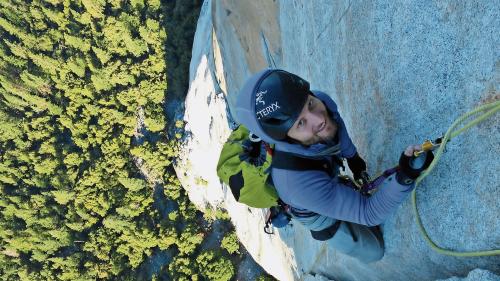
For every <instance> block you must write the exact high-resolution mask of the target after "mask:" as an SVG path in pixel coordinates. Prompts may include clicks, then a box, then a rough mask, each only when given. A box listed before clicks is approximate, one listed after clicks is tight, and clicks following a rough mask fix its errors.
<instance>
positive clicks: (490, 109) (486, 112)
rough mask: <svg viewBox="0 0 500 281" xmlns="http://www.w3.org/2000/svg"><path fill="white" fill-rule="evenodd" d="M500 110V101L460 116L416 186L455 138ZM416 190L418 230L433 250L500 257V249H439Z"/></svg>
mask: <svg viewBox="0 0 500 281" xmlns="http://www.w3.org/2000/svg"><path fill="white" fill-rule="evenodd" d="M499 110H500V100H497V101H494V102H491V103H488V104H485V105H482V106H480V107H477V108H476V109H474V110H472V111H470V112H467V113H465V114H464V115H462V116H460V117H459V118H458V119H457V120H455V122H454V123H453V124H452V125H451V126H450V128H449V129H448V131H447V132H446V134H445V135H444V137H443V138H442V140H441V142H440V144H439V148H438V149H437V152H436V155H435V157H434V161H432V163H431V164H430V166H429V168H427V169H426V170H425V171H424V172H423V173H422V174H421V175H420V176H419V177H418V178H417V180H416V185H417V186H418V185H419V183H420V182H421V181H422V180H423V179H424V178H425V177H427V175H429V173H430V172H431V171H432V170H433V169H434V167H435V166H436V164H437V162H438V161H439V158H441V155H442V154H443V151H444V149H445V146H446V144H447V143H448V142H449V141H450V140H451V139H452V138H454V137H456V136H458V135H459V134H461V133H463V132H465V131H466V130H468V129H470V128H471V127H472V126H475V125H477V124H479V123H480V122H482V121H484V120H485V119H487V118H488V117H491V116H492V115H493V114H494V113H496V112H498V111H499ZM481 112H483V113H482V114H480V115H479V116H477V117H475V118H474V119H473V120H471V121H469V122H468V123H466V124H465V125H464V126H463V127H462V128H460V129H458V130H455V128H456V127H457V126H459V125H460V124H462V123H464V121H465V120H467V119H469V118H471V117H472V116H474V115H477V114H479V113H481ZM416 190H417V189H416V188H415V189H414V190H413V192H412V194H411V200H412V205H413V210H414V212H415V218H416V221H417V225H418V228H419V230H420V232H421V233H422V236H423V237H424V238H425V240H426V241H427V242H428V243H429V244H430V246H431V248H432V249H433V250H434V251H436V252H438V253H440V254H443V255H448V256H455V257H481V256H496V255H500V249H495V250H487V251H470V252H459V251H452V250H448V249H444V248H441V247H439V246H438V245H437V244H436V243H434V241H432V239H431V238H430V237H429V235H428V234H427V232H426V230H425V228H424V226H423V224H422V221H421V219H420V215H419V213H418V208H417V193H416Z"/></svg>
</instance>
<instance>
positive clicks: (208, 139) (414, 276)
mask: <svg viewBox="0 0 500 281" xmlns="http://www.w3.org/2000/svg"><path fill="white" fill-rule="evenodd" d="M499 14H500V1H434V2H430V1H424V2H422V1H363V2H361V1H326V0H325V1H320V0H317V1H316V0H315V1H306V0H303V1H288V0H286V1H285V0H283V1H267V0H259V1H236V0H231V1H230V0H221V1H205V3H204V6H203V9H202V12H201V14H200V19H199V22H198V28H197V32H196V36H195V41H194V45H193V57H192V61H191V68H190V79H191V80H190V81H191V83H190V89H189V93H188V97H187V98H186V103H185V107H186V111H185V115H184V119H185V121H186V122H187V126H186V131H187V134H186V137H185V143H184V145H183V151H182V153H181V155H180V158H179V161H178V163H177V166H176V172H177V174H178V176H179V178H180V179H181V182H182V184H183V186H184V187H185V188H186V189H187V190H188V191H189V195H190V198H191V199H192V201H193V202H194V203H195V204H196V205H197V206H199V207H200V208H201V209H205V208H225V209H227V210H228V212H229V214H230V215H231V218H232V221H233V223H234V224H235V227H236V230H237V233H238V236H239V237H240V240H241V241H242V243H243V244H244V245H245V247H246V248H247V250H248V251H249V252H250V253H251V255H252V256H253V257H254V259H255V260H256V261H257V262H258V263H259V264H260V265H261V266H262V267H263V268H264V269H265V270H266V271H267V272H269V273H270V274H272V275H273V276H275V277H276V278H278V279H279V280H300V279H302V280H436V279H445V280H446V279H447V278H450V279H449V280H468V281H472V280H498V279H499V277H498V274H500V257H498V256H497V257H482V258H455V257H449V256H444V255H440V254H438V253H436V252H434V251H432V249H431V248H430V247H429V246H428V244H427V243H426V242H425V240H424V239H423V238H422V236H421V234H420V233H419V231H418V229H417V226H416V224H415V214H414V213H413V210H412V206H411V202H410V200H409V199H408V200H407V201H405V202H404V203H403V204H402V205H401V207H400V208H399V209H398V210H397V212H396V213H395V214H394V215H393V216H392V217H390V218H389V219H388V220H387V221H386V222H385V224H384V225H383V229H384V239H385V245H386V253H385V256H384V258H383V259H382V260H381V261H379V262H375V263H372V264H368V265H366V264H361V263H359V262H358V261H357V260H354V259H352V258H350V257H347V256H344V255H342V254H340V253H337V252H336V251H335V250H334V249H329V248H328V247H326V244H325V243H320V242H317V241H314V240H313V239H312V238H311V237H310V234H309V232H308V231H307V230H305V229H304V228H303V227H302V226H300V225H299V224H298V223H292V224H291V225H289V226H287V227H286V228H284V229H280V230H279V231H277V233H276V234H275V235H267V234H265V233H264V232H263V231H262V228H263V226H264V216H265V213H264V211H263V210H260V209H253V208H248V207H246V206H244V205H241V204H239V203H237V202H235V200H234V198H233V197H232V195H231V193H230V191H229V190H228V189H227V187H226V186H224V185H221V183H220V181H219V179H218V178H217V175H216V164H217V161H218V156H219V153H220V150H221V148H222V144H223V143H224V142H225V140H226V138H227V136H228V135H229V133H230V130H231V128H233V127H234V125H235V124H234V122H233V119H232V118H231V114H230V110H231V107H232V105H233V104H234V101H235V98H236V96H237V94H238V90H239V88H240V87H241V86H242V85H243V83H244V81H245V79H246V78H247V77H248V76H249V75H250V74H251V73H253V72H255V71H257V70H259V69H261V68H264V67H278V68H283V69H286V70H288V71H290V72H294V73H297V74H298V75H300V76H302V77H304V78H305V79H307V80H308V81H309V82H310V83H311V86H312V88H313V89H319V90H323V91H325V92H326V93H328V94H329V95H331V97H332V98H333V99H334V100H335V101H336V102H337V104H338V106H339V111H340V113H341V115H342V116H343V118H344V120H345V123H346V125H347V127H348V131H349V133H350V135H351V138H352V139H353V141H354V143H355V144H356V146H357V148H358V151H359V152H360V154H361V155H362V156H363V157H364V158H365V159H366V160H367V163H368V169H369V172H370V173H371V174H372V175H375V174H377V173H378V172H381V171H383V170H384V169H386V168H389V167H391V166H393V165H394V164H395V163H396V161H397V159H398V156H399V154H400V153H401V151H402V150H403V149H404V148H405V147H406V146H407V145H409V144H413V143H420V142H422V141H423V140H424V139H427V138H431V139H432V138H436V137H438V136H440V135H441V134H443V133H444V132H445V131H446V130H447V129H448V127H449V126H450V125H451V123H452V122H453V121H454V120H455V119H456V118H458V117H459V116H460V115H461V114H463V113H465V112H467V111H470V110H472V109H474V108H475V107H477V106H480V105H482V104H485V103H487V102H489V101H494V100H498V99H500V95H499V86H500V48H499V47H498V46H500V37H499V36H498V35H499V34H500V15H499ZM499 121H500V115H499V114H496V115H495V116H493V117H492V118H490V119H488V120H487V121H485V122H483V123H481V124H479V125H478V126H475V127H473V128H471V129H470V130H469V131H467V132H465V133H464V134H462V135H460V136H458V137H456V138H455V139H453V140H452V141H451V142H450V143H449V145H448V146H447V152H446V153H445V154H444V155H443V157H442V158H441V160H440V162H439V163H438V165H437V166H436V168H435V169H434V171H433V172H432V174H430V176H429V177H427V178H426V179H425V180H424V181H423V182H422V184H421V185H420V186H419V187H418V189H417V204H418V208H419V210H420V215H421V219H422V221H423V223H424V226H425V228H426V229H427V231H428V233H429V235H430V236H431V237H432V238H433V239H434V241H435V242H436V243H437V244H438V245H440V246H442V247H445V248H448V249H452V250H458V251H476V250H488V249H495V248H499V246H500V221H499V220H498V214H500V204H499V202H498V198H499V197H498V195H497V194H498V192H499V191H500V175H499V173H498V171H500V160H499V159H498V155H499V153H500V143H499V142H498V139H499V136H500V122H499ZM453 276H457V277H453ZM465 276H466V277H465ZM453 278H457V279H453ZM460 278H465V279H460Z"/></svg>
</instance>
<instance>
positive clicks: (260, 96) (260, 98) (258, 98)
mask: <svg viewBox="0 0 500 281" xmlns="http://www.w3.org/2000/svg"><path fill="white" fill-rule="evenodd" d="M265 94H267V90H265V91H260V92H258V93H257V95H256V97H255V105H257V103H259V102H260V103H262V104H263V105H266V102H265V101H264V100H263V98H264V95H265Z"/></svg>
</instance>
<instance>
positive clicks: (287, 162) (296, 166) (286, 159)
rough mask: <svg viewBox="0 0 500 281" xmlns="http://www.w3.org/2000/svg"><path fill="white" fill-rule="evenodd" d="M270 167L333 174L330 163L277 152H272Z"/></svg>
mask: <svg viewBox="0 0 500 281" xmlns="http://www.w3.org/2000/svg"><path fill="white" fill-rule="evenodd" d="M271 166H272V167H274V168H278V169H283V170H293V171H307V170H319V171H324V172H326V173H328V174H329V175H330V176H332V173H333V169H332V165H331V163H330V162H328V161H326V160H318V159H310V158H304V157H300V156H297V155H294V154H291V153H288V152H283V151H279V150H275V151H274V153H273V162H272V164H271Z"/></svg>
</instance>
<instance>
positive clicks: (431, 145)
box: [413, 138, 442, 157]
mask: <svg viewBox="0 0 500 281" xmlns="http://www.w3.org/2000/svg"><path fill="white" fill-rule="evenodd" d="M441 140H442V138H438V139H436V140H435V141H434V142H432V141H431V140H425V141H424V143H422V150H419V151H415V152H413V156H415V157H418V156H419V155H420V154H422V153H424V152H427V151H429V150H434V149H436V148H438V147H439V146H440V145H441Z"/></svg>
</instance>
